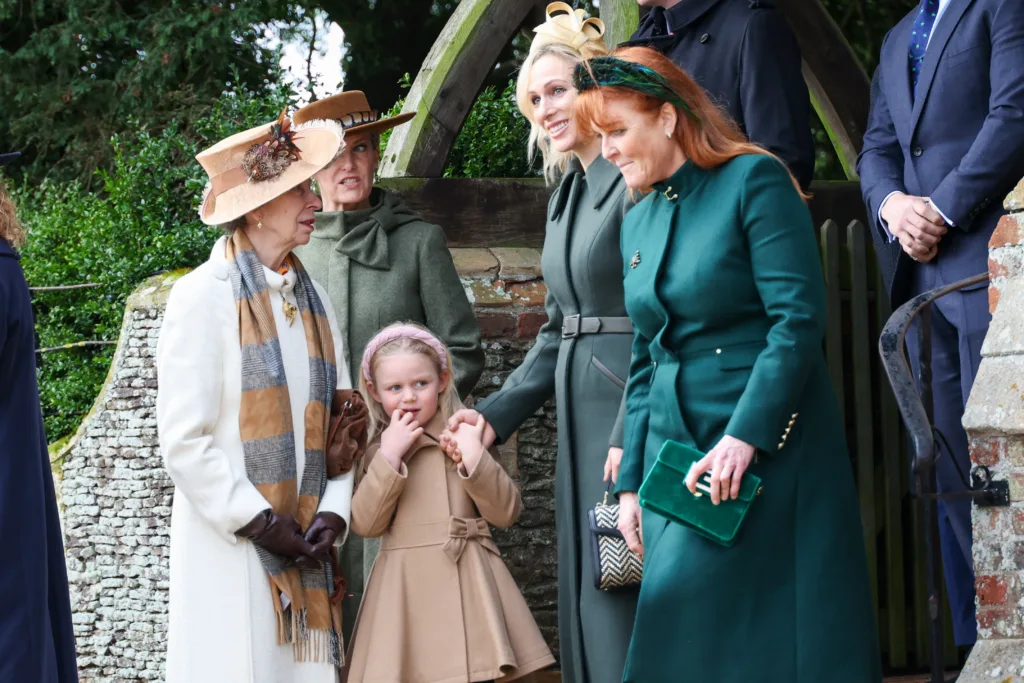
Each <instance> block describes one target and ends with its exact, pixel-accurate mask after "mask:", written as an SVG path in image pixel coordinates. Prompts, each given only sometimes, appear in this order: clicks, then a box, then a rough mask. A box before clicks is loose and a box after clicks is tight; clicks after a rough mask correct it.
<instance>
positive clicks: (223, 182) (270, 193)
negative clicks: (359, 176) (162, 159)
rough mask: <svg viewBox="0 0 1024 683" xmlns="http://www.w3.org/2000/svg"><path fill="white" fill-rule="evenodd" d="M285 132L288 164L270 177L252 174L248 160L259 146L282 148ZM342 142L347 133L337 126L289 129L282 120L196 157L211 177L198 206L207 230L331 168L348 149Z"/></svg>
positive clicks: (314, 124) (324, 123) (325, 124)
mask: <svg viewBox="0 0 1024 683" xmlns="http://www.w3.org/2000/svg"><path fill="white" fill-rule="evenodd" d="M282 124H284V125H283V127H282ZM289 128H290V130H289ZM281 131H283V135H284V136H285V137H286V138H288V139H290V141H291V143H292V144H294V148H293V149H292V150H291V153H290V154H289V155H288V157H287V158H288V161H286V162H285V163H287V165H286V166H285V167H284V168H283V169H282V170H280V171H279V172H275V173H272V174H270V175H269V177H261V175H260V174H259V173H255V174H253V175H250V174H249V173H248V172H247V171H246V168H245V166H243V161H246V160H247V158H246V155H247V154H249V153H250V152H251V151H253V150H254V149H255V148H256V147H258V146H261V145H262V146H265V145H267V144H274V143H275V141H276V142H277V144H279V145H280V144H282V143H283V141H282V140H281V136H280V135H275V132H281ZM344 141H345V131H344V130H343V129H342V127H341V126H340V125H338V124H337V123H335V122H334V121H314V122H311V123H307V124H305V125H301V126H294V127H291V122H290V121H288V120H287V119H283V118H282V119H281V120H278V121H275V122H272V123H267V124H264V125H262V126H257V127H256V128H250V129H249V130H247V131H243V132H241V133H237V134H235V135H232V136H231V137H229V138H227V139H225V140H221V141H220V142H218V143H217V144H216V145H214V146H213V147H210V148H209V149H207V150H205V151H203V152H200V153H199V154H197V155H196V160H197V161H198V162H199V163H200V165H202V167H203V170H204V171H206V174H207V175H208V176H209V178H210V179H209V181H208V182H207V183H206V190H205V191H204V192H203V201H202V204H201V205H200V207H199V218H200V220H202V221H203V223H206V224H207V225H223V224H224V223H230V222H231V221H233V220H235V219H236V218H239V217H241V216H244V215H245V214H247V213H249V212H250V211H252V210H254V209H258V208H259V207H261V206H263V205H264V204H266V203H267V202H269V201H270V200H271V199H274V198H276V197H280V196H281V195H282V194H284V193H285V192H287V191H288V190H290V189H292V188H293V187H295V186H296V185H298V184H299V183H301V182H303V181H306V180H309V179H310V178H312V177H313V175H314V174H316V173H317V172H318V171H320V170H321V169H322V168H324V167H325V166H327V165H328V164H329V163H331V162H332V161H333V160H334V159H335V158H336V157H337V156H338V154H340V153H341V150H342V149H344V146H345V142H344ZM293 157H294V158H293ZM250 158H251V157H250ZM250 166H251V164H250ZM264 175H266V173H265V172H264Z"/></svg>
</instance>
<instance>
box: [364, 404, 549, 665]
mask: <svg viewBox="0 0 1024 683" xmlns="http://www.w3.org/2000/svg"><path fill="white" fill-rule="evenodd" d="M442 428H443V421H442V420H441V419H440V417H435V418H434V420H432V421H431V422H430V423H429V424H428V425H427V427H426V429H425V431H426V435H424V436H421V437H420V438H419V440H418V441H417V442H416V443H415V444H414V445H413V447H412V448H411V449H410V451H409V453H408V454H407V455H406V456H405V460H404V462H403V464H402V469H401V472H398V471H395V469H394V468H393V467H392V466H391V465H390V464H389V463H388V462H387V461H386V460H385V459H384V458H383V457H380V456H378V450H379V448H380V442H379V440H378V441H375V442H374V443H372V444H371V445H370V447H369V448H368V449H367V453H366V456H365V458H364V469H365V471H364V474H363V477H362V479H361V481H360V484H359V486H358V488H357V489H356V493H355V496H354V497H353V499H352V530H353V531H354V532H355V533H357V534H359V535H360V536H366V537H378V536H379V537H382V540H381V548H380V554H379V555H378V557H377V561H376V563H375V564H374V566H373V571H372V572H371V574H370V578H369V581H368V582H367V588H366V593H365V594H364V597H363V602H362V605H361V607H360V611H359V617H358V619H357V621H356V628H355V636H354V639H353V642H352V647H351V651H350V653H349V658H348V661H349V665H348V668H347V670H346V680H347V681H348V683H471V682H473V681H490V680H492V679H493V680H496V681H511V680H513V679H517V678H521V677H522V676H525V675H526V674H528V673H531V672H533V671H537V670H539V669H542V668H544V667H546V666H549V665H551V664H553V663H554V657H552V655H551V651H550V650H549V649H548V646H547V645H546V644H545V642H544V638H543V637H542V636H541V633H540V630H539V629H538V628H537V624H536V622H534V620H533V616H532V615H531V614H530V609H529V607H527V605H526V601H525V600H524V599H523V596H522V594H521V593H520V592H519V588H518V587H517V586H516V584H515V581H514V580H513V579H512V575H511V574H509V571H508V569H507V568H506V567H505V563H504V562H503V561H502V559H501V555H500V552H499V551H498V548H497V546H496V545H495V544H494V541H493V540H492V539H491V534H490V529H489V525H494V526H496V527H508V526H511V525H512V524H513V523H515V521H516V519H517V518H518V517H519V512H520V510H521V508H522V500H521V498H520V496H519V491H518V489H517V488H516V486H515V483H514V482H513V481H512V479H511V478H510V477H509V476H508V474H506V472H505V470H504V469H502V467H501V465H500V464H498V463H497V462H496V461H495V460H494V458H492V457H491V456H490V455H488V454H486V453H485V454H484V456H483V458H482V459H481V461H480V463H479V464H478V465H477V467H476V469H475V470H474V471H473V473H472V475H470V476H468V477H467V476H464V475H463V474H462V473H461V472H460V471H459V469H457V468H456V466H455V464H454V463H453V462H452V461H451V459H450V458H448V457H447V456H446V455H445V454H444V453H443V452H442V451H441V449H440V448H439V447H438V445H437V443H436V441H435V440H434V439H436V438H437V436H438V435H439V434H440V431H441V429H442ZM428 435H429V436H428Z"/></svg>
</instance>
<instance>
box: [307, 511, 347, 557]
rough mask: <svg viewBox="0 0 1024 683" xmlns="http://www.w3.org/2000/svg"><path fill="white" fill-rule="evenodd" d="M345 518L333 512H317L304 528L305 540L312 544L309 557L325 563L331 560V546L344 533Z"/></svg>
mask: <svg viewBox="0 0 1024 683" xmlns="http://www.w3.org/2000/svg"><path fill="white" fill-rule="evenodd" d="M345 526H346V524H345V520H344V519H342V518H341V516H340V515H338V514H335V513H333V512H318V513H317V515H316V517H314V518H313V521H312V522H310V524H309V528H308V529H306V542H307V543H309V544H310V545H311V546H313V550H312V552H310V553H309V555H310V557H313V558H315V559H317V560H318V561H320V562H323V563H325V564H327V563H329V562H330V561H331V554H332V553H331V548H332V547H333V546H334V542H335V541H336V540H338V537H339V536H341V535H342V534H344V533H345Z"/></svg>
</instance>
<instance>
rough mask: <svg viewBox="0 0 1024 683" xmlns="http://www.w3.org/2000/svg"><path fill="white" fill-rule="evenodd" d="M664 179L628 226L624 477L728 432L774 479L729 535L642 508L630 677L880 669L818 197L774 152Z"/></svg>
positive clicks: (850, 675)
mask: <svg viewBox="0 0 1024 683" xmlns="http://www.w3.org/2000/svg"><path fill="white" fill-rule="evenodd" d="M655 190H656V191H655V192H652V193H651V194H650V195H649V196H647V197H646V198H645V199H644V200H643V201H641V202H640V203H639V204H638V205H637V206H636V208H634V209H633V210H632V211H630V213H629V214H628V215H627V216H626V219H625V221H624V222H623V225H622V254H623V257H624V260H625V261H626V262H627V263H628V264H629V265H628V266H627V267H626V268H625V269H624V272H625V296H626V309H627V310H628V311H629V317H630V318H632V320H633V324H634V326H635V328H636V331H635V340H634V343H633V361H632V363H631V366H630V373H629V384H628V387H627V389H626V406H627V411H626V419H625V437H624V442H623V449H624V455H623V459H622V470H621V473H620V476H619V482H618V485H617V487H618V490H619V491H620V492H622V491H637V490H638V489H639V487H640V484H641V482H642V481H643V478H644V476H645V475H646V473H648V472H649V471H650V469H651V467H652V465H653V464H654V462H655V460H656V459H657V456H658V452H659V451H660V449H661V447H662V445H663V444H664V443H665V441H666V440H668V439H672V440H674V441H678V442H682V443H684V444H687V445H689V446H692V447H694V448H696V449H698V450H699V451H702V452H705V453H706V452H708V451H710V450H711V449H712V448H713V447H714V446H715V445H716V444H717V443H718V442H719V441H720V440H721V439H722V437H723V436H725V435H729V436H732V437H735V438H737V439H739V440H741V441H744V442H746V443H748V444H751V445H753V446H754V447H756V448H757V450H758V456H757V460H756V461H755V462H753V463H752V464H751V466H750V470H749V471H750V472H752V473H753V474H756V475H757V476H758V477H760V478H761V479H762V481H763V493H762V494H761V495H760V496H758V497H757V498H756V499H755V501H754V503H753V505H752V508H751V510H750V512H749V514H748V516H747V519H746V521H745V522H744V527H743V528H742V529H741V530H740V535H739V536H738V538H737V541H736V544H735V545H734V546H732V547H728V548H727V547H724V546H721V545H718V544H716V543H714V542H712V541H709V540H707V539H705V538H704V537H702V536H700V535H698V534H696V533H694V532H691V531H690V530H689V529H687V528H686V527H684V526H682V525H680V524H676V523H674V522H669V521H667V520H666V519H665V518H664V517H661V516H659V515H656V514H654V513H652V512H649V511H647V510H645V511H644V512H643V541H644V550H645V553H644V579H643V584H642V586H641V589H640V600H639V603H638V605H637V615H636V628H635V630H634V632H633V641H632V643H631V645H630V651H629V659H628V663H627V665H626V676H625V679H624V680H626V681H627V682H632V683H691V682H692V683H706V682H708V681H714V682H715V683H749V682H750V681H772V682H773V683H775V682H776V681H777V682H779V683H781V682H783V681H785V683H820V682H821V681H829V683H878V682H879V681H880V680H881V663H880V659H879V651H878V640H877V636H876V633H875V617H874V610H873V608H872V605H873V601H872V599H871V589H870V587H869V584H868V571H867V561H866V558H865V551H864V541H863V535H862V533H861V524H860V515H859V514H858V508H857V495H856V490H855V489H854V484H853V471H852V467H851V465H850V459H849V457H848V455H847V450H846V443H845V439H844V434H843V422H842V419H841V417H840V414H839V407H838V401H837V399H836V396H835V392H834V390H833V388H832V384H831V381H830V379H829V374H828V370H827V367H826V365H825V358H824V353H823V352H822V341H823V337H824V330H825V284H824V279H823V277H822V273H821V266H820V265H819V264H820V261H819V259H818V249H817V246H816V244H815V240H814V231H813V230H812V229H811V216H810V213H809V212H808V210H807V207H806V205H805V204H804V203H803V201H802V200H801V198H800V196H799V195H798V194H797V192H796V188H795V187H794V186H793V184H792V181H791V179H790V177H789V175H788V174H787V173H786V172H785V169H784V168H783V167H782V165H781V164H779V162H778V161H776V160H775V159H772V158H771V157H768V156H764V155H747V156H741V157H738V158H736V159H733V160H732V161H729V162H727V163H726V164H723V165H722V166H720V167H718V168H716V169H710V170H705V169H701V168H699V167H697V166H696V165H695V164H693V163H692V162H687V163H685V164H684V165H683V166H682V167H681V168H680V169H679V170H678V171H677V172H676V173H675V174H674V175H673V176H672V177H670V178H669V179H667V180H666V181H665V182H663V183H658V184H656V185H655ZM634 266H635V267H634ZM679 485H680V486H683V483H682V481H680V484H679Z"/></svg>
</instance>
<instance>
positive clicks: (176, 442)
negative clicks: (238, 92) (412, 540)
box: [157, 115, 353, 683]
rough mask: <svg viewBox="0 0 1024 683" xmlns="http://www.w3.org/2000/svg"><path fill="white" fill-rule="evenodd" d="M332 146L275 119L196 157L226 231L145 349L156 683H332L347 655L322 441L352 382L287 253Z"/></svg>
mask: <svg viewBox="0 0 1024 683" xmlns="http://www.w3.org/2000/svg"><path fill="white" fill-rule="evenodd" d="M343 138H344V133H343V131H342V130H341V129H340V127H338V126H334V125H332V124H330V123H329V122H328V123H323V122H320V123H317V124H313V125H309V126H306V127H299V128H297V129H295V130H292V129H291V128H290V124H289V122H288V121H287V120H286V119H284V117H283V115H282V119H280V120H279V121H277V122H275V123H272V124H267V125H265V126H260V127H258V128H254V129H252V130H248V131H245V132H242V133H239V134H237V135H234V136H232V137H230V138H228V139H226V140H224V141H222V142H220V143H219V144H217V145H215V146H214V147H212V148H210V149H208V150H206V151H205V152H202V153H201V154H199V155H198V157H197V159H198V160H199V162H200V163H201V164H202V166H203V168H204V170H205V171H206V172H207V173H208V174H209V176H210V182H209V184H208V186H207V192H206V194H205V195H204V198H203V203H202V206H201V208H200V215H201V218H202V220H203V222H204V223H206V224H209V225H221V226H222V227H224V228H225V231H226V232H227V236H225V237H222V238H221V239H220V240H218V241H217V243H216V245H215V246H214V247H213V252H212V253H211V254H210V259H209V260H208V261H207V262H206V263H204V264H202V265H201V266H199V267H198V268H197V269H196V270H194V271H193V272H191V273H189V274H188V275H185V276H184V277H182V278H181V279H180V280H179V281H178V282H177V283H176V284H175V285H174V288H173V289H172V291H171V294H170V297H169V299H168V302H167V311H166V314H165V316H164V323H163V328H162V329H161V332H160V340H159V343H158V346H157V370H158V374H159V382H160V386H159V390H158V393H157V423H158V427H159V435H160V448H161V451H162V453H163V458H164V463H165V465H166V467H167V471H168V473H169V474H170V476H171V479H172V480H173V482H174V485H175V490H174V506H173V510H172V513H171V558H170V559H171V580H170V610H169V612H170V614H169V632H168V649H167V681H168V683H206V682H210V683H214V682H216V683H300V682H301V683H335V682H336V681H337V679H338V675H339V671H340V667H341V666H343V663H344V662H343V652H344V643H343V642H342V638H341V607H340V603H341V597H342V595H341V593H342V588H341V580H340V578H339V577H337V574H336V571H335V568H336V556H337V551H336V548H335V546H336V545H340V544H341V543H342V542H343V541H344V539H345V536H346V534H347V530H348V522H349V518H350V510H351V498H352V482H353V480H352V473H351V472H348V473H345V474H339V473H337V472H334V473H333V478H332V476H331V475H329V469H330V468H329V463H327V461H326V457H325V447H326V443H325V441H326V434H327V427H328V425H329V418H330V409H331V402H332V399H333V396H334V392H335V390H336V389H338V388H348V387H350V386H351V383H350V380H349V373H348V369H347V368H346V366H345V363H344V361H343V360H342V359H343V358H344V349H343V346H342V341H341V340H340V338H339V336H338V332H337V329H338V328H337V324H336V322H335V320H334V314H333V312H332V310H331V307H330V306H329V305H327V306H325V305H324V302H326V301H328V298H327V294H326V293H325V292H324V291H323V290H322V289H321V288H320V287H319V286H318V285H316V284H315V283H313V281H312V280H311V279H310V278H309V276H308V275H307V274H306V271H305V269H304V268H303V267H302V264H301V263H300V262H299V260H298V259H297V258H296V257H295V256H294V255H293V254H292V253H291V251H292V249H293V248H294V247H296V246H297V245H299V244H305V243H306V242H307V241H309V236H310V233H311V232H312V231H313V212H314V211H316V210H318V209H319V208H320V200H319V199H318V198H317V196H316V195H315V194H313V192H312V191H311V190H310V183H309V179H310V177H312V175H313V174H314V173H316V172H317V171H319V170H320V169H321V168H323V167H324V166H326V165H327V164H328V163H329V162H330V161H331V160H332V159H334V157H335V155H336V154H337V152H338V151H339V149H340V148H341V147H342V145H343Z"/></svg>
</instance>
